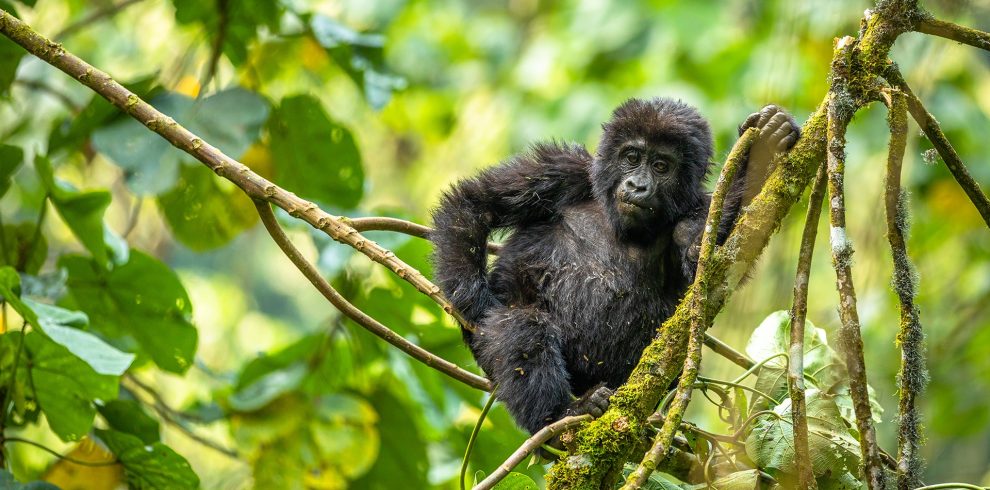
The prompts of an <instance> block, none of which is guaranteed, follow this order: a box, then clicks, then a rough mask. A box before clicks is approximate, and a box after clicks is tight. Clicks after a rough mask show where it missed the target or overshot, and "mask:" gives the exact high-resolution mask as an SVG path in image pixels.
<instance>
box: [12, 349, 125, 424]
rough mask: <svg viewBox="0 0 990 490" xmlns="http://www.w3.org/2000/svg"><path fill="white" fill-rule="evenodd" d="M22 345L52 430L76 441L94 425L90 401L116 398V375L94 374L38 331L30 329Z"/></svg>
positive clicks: (93, 414) (41, 405)
mask: <svg viewBox="0 0 990 490" xmlns="http://www.w3.org/2000/svg"><path fill="white" fill-rule="evenodd" d="M24 345H25V347H26V348H27V351H28V353H29V354H30V359H31V363H30V367H29V372H30V376H31V384H32V386H33V387H34V393H35V399H36V400H37V402H38V405H39V406H40V407H41V410H42V411H43V412H44V413H45V417H46V418H47V419H48V425H49V426H50V427H51V429H52V432H54V433H55V434H56V435H57V436H59V438H61V439H62V440H63V441H75V440H79V439H80V438H82V437H83V436H85V435H86V433H87V432H88V431H89V429H90V427H92V425H93V417H94V416H95V415H96V408H95V407H94V406H93V403H92V402H93V400H111V399H114V398H116V397H117V377H116V376H108V375H102V374H99V373H97V372H96V371H94V370H93V368H91V367H90V366H89V364H87V363H86V362H84V361H83V360H82V359H79V358H78V357H76V356H75V355H73V354H72V353H71V352H70V351H69V350H68V349H66V348H65V347H63V346H61V345H58V344H56V343H55V342H52V341H51V340H50V339H48V338H47V337H45V336H44V335H42V334H41V333H38V332H29V333H28V334H27V335H26V336H25V338H24Z"/></svg>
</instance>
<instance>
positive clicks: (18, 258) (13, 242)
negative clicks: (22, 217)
mask: <svg viewBox="0 0 990 490" xmlns="http://www.w3.org/2000/svg"><path fill="white" fill-rule="evenodd" d="M35 230H37V228H36V227H35V226H34V223H17V224H9V225H4V227H3V240H4V243H3V245H4V248H3V252H4V253H3V254H0V265H9V266H11V267H13V268H15V269H17V270H21V271H23V272H26V273H28V274H37V273H38V271H39V270H41V266H43V265H44V264H45V258H46V257H48V239H46V238H45V235H43V234H41V233H37V232H36V231H35Z"/></svg>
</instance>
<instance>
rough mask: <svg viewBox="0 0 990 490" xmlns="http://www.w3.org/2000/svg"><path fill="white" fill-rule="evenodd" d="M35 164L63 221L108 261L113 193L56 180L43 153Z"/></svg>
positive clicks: (100, 258)
mask: <svg viewBox="0 0 990 490" xmlns="http://www.w3.org/2000/svg"><path fill="white" fill-rule="evenodd" d="M34 165H35V170H36V171H37V172H38V177H39V178H40V179H41V182H42V185H44V187H45V189H46V190H47V192H48V197H49V199H51V201H52V205H53V206H54V207H55V210H56V211H58V214H59V215H61V216H62V221H64V222H65V224H66V225H67V226H68V227H69V229H70V230H72V233H73V234H74V235H75V236H76V238H78V239H79V241H80V242H82V244H83V246H84V247H86V250H89V253H91V254H93V258H95V259H96V260H97V261H98V262H99V263H100V264H106V262H107V246H106V243H105V242H104V241H103V233H104V232H103V213H104V212H105V211H106V209H107V206H109V205H110V193H109V192H107V191H91V192H80V191H76V190H74V189H71V188H69V187H68V186H67V185H65V184H62V183H60V182H58V181H56V180H55V176H54V172H53V170H52V164H51V162H49V161H48V158H47V157H45V156H43V155H38V156H36V157H35V159H34Z"/></svg>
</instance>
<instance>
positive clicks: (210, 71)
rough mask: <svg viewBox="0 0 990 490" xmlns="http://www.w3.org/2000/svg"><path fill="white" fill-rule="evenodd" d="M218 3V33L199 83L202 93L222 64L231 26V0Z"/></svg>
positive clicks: (218, 0) (222, 0)
mask: <svg viewBox="0 0 990 490" xmlns="http://www.w3.org/2000/svg"><path fill="white" fill-rule="evenodd" d="M216 4H217V24H218V25H217V35H216V37H214V38H213V47H212V49H211V50H210V60H209V61H208V62H207V63H206V71H205V72H203V81H201V82H200V83H199V87H200V91H199V93H200V95H202V94H203V93H205V92H206V85H207V84H209V83H210V80H212V79H213V77H214V75H216V73H217V65H218V64H220V56H222V55H223V43H224V41H226V39H227V28H228V27H229V26H230V0H216Z"/></svg>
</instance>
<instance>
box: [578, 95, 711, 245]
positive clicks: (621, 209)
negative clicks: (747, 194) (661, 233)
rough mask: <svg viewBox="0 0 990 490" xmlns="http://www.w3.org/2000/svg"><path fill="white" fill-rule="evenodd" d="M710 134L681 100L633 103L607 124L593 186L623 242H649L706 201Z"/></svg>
mask: <svg viewBox="0 0 990 490" xmlns="http://www.w3.org/2000/svg"><path fill="white" fill-rule="evenodd" d="M711 156H712V141H711V132H710V130H709V129H708V123H707V122H706V121H705V120H704V118H702V117H701V115H700V114H698V112H697V111H696V110H695V109H694V108H692V107H690V106H688V105H686V104H683V103H681V102H679V101H672V100H670V99H652V100H648V101H644V100H639V99H632V100H629V101H627V102H626V103H625V104H623V105H621V106H619V108H618V109H616V110H615V112H614V113H613V115H612V119H611V120H610V121H609V122H608V123H606V124H605V125H604V133H603V134H602V141H601V144H600V145H599V148H598V155H597V157H596V158H595V161H594V163H593V165H592V185H593V187H594V193H595V196H596V198H597V199H598V200H599V201H600V202H601V203H602V205H603V206H604V208H605V210H606V213H607V214H608V215H609V219H610V221H611V222H612V225H613V227H614V228H615V231H616V232H617V233H618V235H619V236H620V237H622V238H627V239H634V240H639V241H642V240H650V239H652V237H653V236H655V234H656V232H657V231H658V230H659V229H661V228H662V227H663V226H668V225H670V224H671V223H673V222H674V221H676V220H677V219H678V218H680V217H682V216H683V215H684V214H685V213H686V212H688V211H689V210H691V209H693V208H694V207H695V206H697V205H698V203H699V202H701V199H702V193H701V190H700V189H701V185H700V183H701V181H702V179H703V178H704V177H705V174H706V173H707V171H708V165H709V161H710V160H711Z"/></svg>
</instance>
